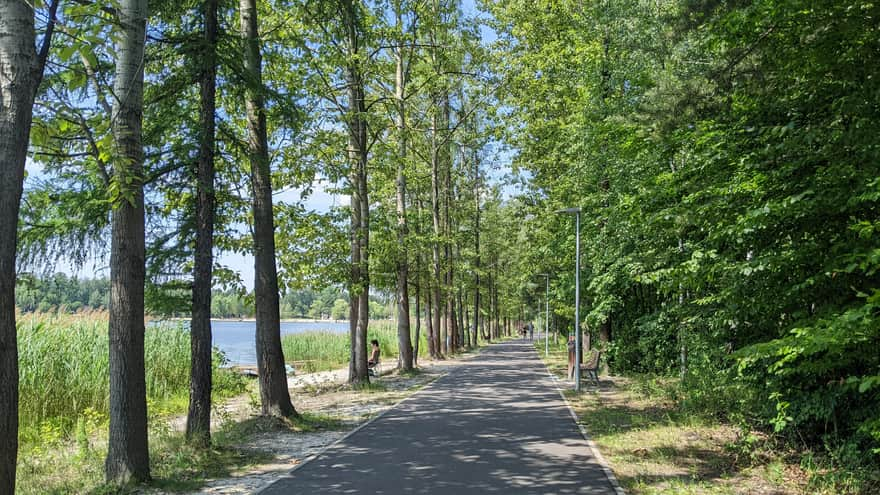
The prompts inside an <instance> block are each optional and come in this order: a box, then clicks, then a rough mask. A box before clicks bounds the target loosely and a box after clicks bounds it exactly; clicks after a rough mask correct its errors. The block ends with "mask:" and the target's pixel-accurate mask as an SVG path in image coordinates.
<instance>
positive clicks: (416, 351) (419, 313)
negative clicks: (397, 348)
mask: <svg viewBox="0 0 880 495" xmlns="http://www.w3.org/2000/svg"><path fill="white" fill-rule="evenodd" d="M418 259H419V256H417V257H416V271H417V272H418V271H419V269H420V266H419V265H420V263H419V262H418ZM421 285H422V284H419V283H416V297H415V301H416V334H415V340H414V341H413V366H414V367H415V366H418V365H419V339H420V338H421V335H420V333H421V330H422V308H421V304H420V302H419V298H420V297H421V294H419V292H420V287H421Z"/></svg>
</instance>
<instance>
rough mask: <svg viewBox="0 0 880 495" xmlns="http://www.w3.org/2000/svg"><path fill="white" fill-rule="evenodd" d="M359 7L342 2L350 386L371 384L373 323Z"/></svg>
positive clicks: (356, 4) (349, 1)
mask: <svg viewBox="0 0 880 495" xmlns="http://www.w3.org/2000/svg"><path fill="white" fill-rule="evenodd" d="M359 5H360V4H359V3H356V2H353V1H352V0H342V1H341V3H340V6H341V8H342V17H343V19H342V21H343V26H344V28H345V33H346V39H345V44H346V50H347V57H348V60H347V61H346V64H345V82H346V86H347V89H348V114H347V115H346V116H345V119H346V125H347V127H348V147H349V161H350V162H351V171H350V174H349V175H350V182H351V188H352V196H351V264H352V266H351V287H350V289H349V292H350V294H351V296H350V300H349V304H350V305H352V311H351V313H352V315H353V316H354V317H355V319H354V322H353V326H352V328H351V330H352V336H351V337H352V338H351V343H352V348H353V353H352V357H353V364H350V365H349V382H351V383H368V382H369V381H370V377H369V370H368V368H367V325H368V324H369V321H370V276H369V275H370V270H369V267H370V264H369V235H370V204H369V200H368V197H367V144H368V143H367V122H366V120H365V115H366V112H367V107H366V102H365V100H364V81H363V74H362V71H361V66H360V64H361V63H362V62H361V60H360V56H361V54H360V48H361V47H360V32H361V28H360V23H361V18H360V13H359V12H358V9H359Z"/></svg>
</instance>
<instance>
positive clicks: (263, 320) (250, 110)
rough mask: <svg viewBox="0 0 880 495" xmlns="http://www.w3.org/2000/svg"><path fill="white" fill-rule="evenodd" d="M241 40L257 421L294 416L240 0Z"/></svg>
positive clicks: (255, 46) (264, 156)
mask: <svg viewBox="0 0 880 495" xmlns="http://www.w3.org/2000/svg"><path fill="white" fill-rule="evenodd" d="M239 9H240V11H239V14H240V17H241V19H240V20H241V37H242V39H243V40H244V43H245V50H244V67H245V70H246V71H247V82H248V85H247V86H248V87H247V96H246V101H245V106H246V109H247V127H248V155H249V156H248V158H249V159H250V164H251V188H252V190H253V191H252V193H253V199H252V208H253V215H254V274H255V280H254V299H255V301H254V307H255V310H256V319H257V331H256V348H257V374H258V376H259V382H260V411H261V413H262V414H263V415H267V416H278V417H290V416H297V415H298V414H297V412H296V409H294V408H293V403H292V402H291V401H290V391H289V390H288V389H287V373H286V372H285V370H284V355H283V352H282V350H281V317H280V313H279V302H278V272H277V268H276V265H275V219H274V216H273V212H272V176H271V171H270V167H269V144H268V138H267V131H266V111H265V108H264V102H263V90H264V88H263V74H262V73H263V69H262V56H261V54H260V36H259V32H258V29H257V4H256V0H241V1H240V3H239Z"/></svg>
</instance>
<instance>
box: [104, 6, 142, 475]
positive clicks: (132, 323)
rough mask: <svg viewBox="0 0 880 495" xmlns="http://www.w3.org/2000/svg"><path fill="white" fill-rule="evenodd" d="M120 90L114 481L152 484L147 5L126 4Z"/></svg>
mask: <svg viewBox="0 0 880 495" xmlns="http://www.w3.org/2000/svg"><path fill="white" fill-rule="evenodd" d="M117 12H118V15H119V26H120V28H119V29H120V31H119V36H118V38H117V46H116V53H117V60H116V74H115V78H114V83H113V91H114V94H115V95H116V98H114V101H113V115H112V116H111V122H112V124H113V127H112V129H113V140H114V146H115V149H116V151H117V153H118V157H117V159H116V160H114V166H113V175H114V177H113V181H114V182H115V183H116V185H117V187H118V190H119V196H118V197H116V198H112V199H113V212H112V216H111V232H112V234H111V235H112V238H111V243H110V330H109V335H110V435H109V438H108V445H107V459H106V462H105V464H104V469H105V473H106V478H107V481H108V482H111V483H129V482H139V481H145V480H148V479H149V478H150V458H149V455H148V445H147V387H146V376H145V371H144V279H145V276H146V273H145V271H146V269H145V265H144V262H145V253H144V249H145V248H144V190H143V165H144V150H143V143H142V140H141V125H142V123H143V110H144V102H143V88H144V48H145V47H144V35H145V32H146V25H147V0H122V1H121V2H120V4H119V9H118V11H117Z"/></svg>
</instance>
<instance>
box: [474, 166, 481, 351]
mask: <svg viewBox="0 0 880 495" xmlns="http://www.w3.org/2000/svg"><path fill="white" fill-rule="evenodd" d="M474 212H475V214H474V253H475V260H474V331H473V333H474V345H475V346H476V345H477V343H478V342H477V325H478V324H479V322H480V161H479V159H478V156H477V152H476V151H474Z"/></svg>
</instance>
